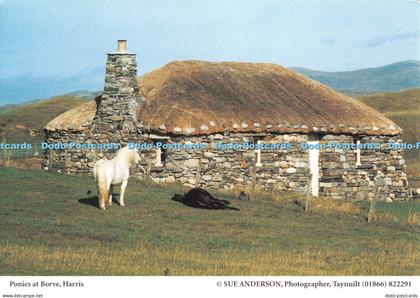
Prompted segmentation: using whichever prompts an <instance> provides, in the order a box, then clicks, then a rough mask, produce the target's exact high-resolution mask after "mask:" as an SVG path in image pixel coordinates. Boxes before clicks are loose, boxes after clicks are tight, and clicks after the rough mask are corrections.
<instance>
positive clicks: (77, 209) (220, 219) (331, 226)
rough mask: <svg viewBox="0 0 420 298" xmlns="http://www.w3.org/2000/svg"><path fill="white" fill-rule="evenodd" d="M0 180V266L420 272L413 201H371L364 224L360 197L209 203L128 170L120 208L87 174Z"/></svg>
mask: <svg viewBox="0 0 420 298" xmlns="http://www.w3.org/2000/svg"><path fill="white" fill-rule="evenodd" d="M0 189H1V193H0V204H1V208H0V226H1V229H0V274H1V275H165V274H166V275H419V274H420V269H419V267H418V266H417V265H418V264H419V261H420V256H419V249H420V241H419V240H420V236H419V227H418V226H410V225H408V224H407V217H408V210H409V209H416V208H417V211H420V210H419V203H416V202H413V201H412V202H409V203H392V204H379V206H378V210H379V211H380V212H381V213H380V214H379V215H380V216H379V217H380V218H381V220H380V221H379V222H377V223H375V224H367V223H366V220H365V216H366V214H367V208H368V205H367V204H364V203H359V204H353V203H340V202H337V201H330V200H326V201H324V200H321V201H316V203H313V204H312V205H311V206H312V210H313V211H312V212H310V213H309V214H307V213H304V212H303V211H302V209H301V207H300V206H298V205H296V204H294V203H293V202H292V200H294V199H299V197H298V196H297V195H285V196H282V195H279V196H278V197H276V201H267V200H259V201H239V200H237V199H231V205H232V206H235V207H238V208H240V211H231V210H220V211H209V210H200V209H193V208H189V207H186V206H184V205H181V204H179V203H177V202H174V201H171V200H170V198H171V197H172V196H173V194H174V192H181V191H182V189H181V187H180V186H178V185H169V186H154V185H146V184H144V183H142V182H141V181H137V180H136V179H134V178H132V179H131V180H130V182H129V185H128V188H127V194H126V196H127V197H126V204H127V207H120V206H118V204H114V205H113V206H112V207H111V208H110V209H108V210H106V211H101V210H99V209H98V208H97V207H96V205H97V200H96V198H95V194H96V191H95V186H94V183H93V180H92V178H91V177H89V178H86V177H74V176H65V175H59V174H53V173H47V172H41V171H28V170H25V171H23V170H16V169H5V168H0ZM89 190H91V193H90V194H87V192H88V191H89ZM219 196H220V194H219ZM226 198H229V197H226Z"/></svg>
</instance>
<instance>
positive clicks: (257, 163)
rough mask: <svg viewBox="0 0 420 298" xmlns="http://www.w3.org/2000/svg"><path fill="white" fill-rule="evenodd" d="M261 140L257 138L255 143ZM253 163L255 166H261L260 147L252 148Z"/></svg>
mask: <svg viewBox="0 0 420 298" xmlns="http://www.w3.org/2000/svg"><path fill="white" fill-rule="evenodd" d="M260 142H261V141H260V140H258V141H257V144H261V143H260ZM254 163H255V166H257V167H262V163H261V149H255V150H254Z"/></svg>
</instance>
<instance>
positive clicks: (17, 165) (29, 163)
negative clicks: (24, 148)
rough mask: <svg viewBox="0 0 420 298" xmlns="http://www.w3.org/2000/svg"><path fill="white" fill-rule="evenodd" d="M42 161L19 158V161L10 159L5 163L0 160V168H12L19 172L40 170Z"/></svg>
mask: <svg viewBox="0 0 420 298" xmlns="http://www.w3.org/2000/svg"><path fill="white" fill-rule="evenodd" d="M41 164H42V160H41V158H35V157H33V158H21V159H10V160H8V161H5V160H3V159H0V167H6V168H14V169H21V170H40V169H41Z"/></svg>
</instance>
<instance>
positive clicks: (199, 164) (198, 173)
mask: <svg viewBox="0 0 420 298" xmlns="http://www.w3.org/2000/svg"><path fill="white" fill-rule="evenodd" d="M200 172H201V163H200V160H198V165H197V175H196V177H195V187H199V186H200V179H201V173H200Z"/></svg>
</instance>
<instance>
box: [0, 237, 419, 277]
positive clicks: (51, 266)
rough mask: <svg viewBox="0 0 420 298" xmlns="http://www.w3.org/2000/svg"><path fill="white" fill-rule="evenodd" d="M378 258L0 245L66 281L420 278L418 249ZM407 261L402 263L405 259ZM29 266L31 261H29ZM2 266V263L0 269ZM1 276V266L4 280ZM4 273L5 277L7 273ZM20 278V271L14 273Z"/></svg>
mask: <svg viewBox="0 0 420 298" xmlns="http://www.w3.org/2000/svg"><path fill="white" fill-rule="evenodd" d="M375 245H377V247H378V254H377V255H376V256H375V258H372V257H371V253H370V252H369V251H364V252H362V253H360V254H359V255H357V256H352V257H350V256H349V255H348V254H346V253H345V252H343V250H342V249H340V248H337V249H331V248H328V249H316V250H313V249H311V248H309V247H302V248H300V249H299V250H297V251H295V252H290V251H273V250H267V251H264V252H261V251H252V250H251V251H249V252H246V253H244V251H234V250H223V251H216V252H211V251H209V252H208V253H205V254H204V253H198V252H196V251H194V250H192V249H187V248H180V247H173V248H171V249H168V248H159V247H154V248H153V249H152V248H151V247H150V246H149V245H148V244H147V243H139V244H138V245H137V246H136V247H133V249H127V248H122V249H121V250H112V249H110V248H106V247H105V248H103V247H96V248H93V247H89V248H78V249H74V248H51V247H46V246H19V245H14V244H8V243H6V244H2V245H0V259H1V260H2V262H3V263H4V264H5V265H7V266H10V267H15V268H19V269H18V270H21V272H22V273H24V272H28V271H30V270H34V269H35V270H36V268H38V270H39V269H40V268H42V269H40V271H38V272H36V273H35V274H51V273H54V274H55V273H56V272H60V274H63V275H67V274H69V275H76V274H77V275H91V274H110V275H164V274H169V275H226V274H229V275H286V274H287V275H400V274H406V273H408V272H414V273H415V272H416V273H417V274H418V273H419V271H418V269H416V265H415V264H418V262H419V261H420V260H419V256H418V254H417V250H418V249H419V248H420V247H419V246H418V245H417V246H416V245H414V244H412V243H408V242H407V243H406V242H396V243H393V244H392V245H385V244H384V243H382V242H380V241H377V240H376V243H375ZM402 253H403V254H404V258H401V254H402ZM28 260H29V261H28ZM0 264H1V263H0ZM1 273H2V270H1V265H0V274H1ZM3 273H4V272H3ZM16 273H17V274H19V271H18V272H16Z"/></svg>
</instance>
